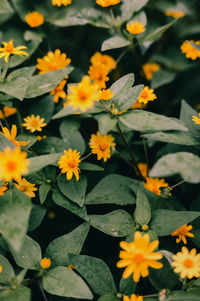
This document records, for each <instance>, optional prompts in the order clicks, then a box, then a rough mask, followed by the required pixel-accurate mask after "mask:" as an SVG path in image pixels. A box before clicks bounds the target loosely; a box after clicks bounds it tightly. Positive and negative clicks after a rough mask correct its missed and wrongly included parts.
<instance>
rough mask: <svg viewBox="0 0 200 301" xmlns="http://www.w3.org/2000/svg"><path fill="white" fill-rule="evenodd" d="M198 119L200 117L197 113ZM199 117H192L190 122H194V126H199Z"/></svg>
mask: <svg viewBox="0 0 200 301" xmlns="http://www.w3.org/2000/svg"><path fill="white" fill-rule="evenodd" d="M199 117H200V113H199ZM199 117H197V116H195V115H193V116H192V120H193V121H194V123H195V124H200V118H199Z"/></svg>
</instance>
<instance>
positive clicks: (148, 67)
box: [142, 63, 160, 80]
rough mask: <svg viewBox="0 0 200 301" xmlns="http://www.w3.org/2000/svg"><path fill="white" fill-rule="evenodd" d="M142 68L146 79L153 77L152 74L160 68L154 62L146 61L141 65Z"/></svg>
mask: <svg viewBox="0 0 200 301" xmlns="http://www.w3.org/2000/svg"><path fill="white" fill-rule="evenodd" d="M142 70H143V72H144V75H145V77H146V79H148V80H151V79H152V77H153V74H154V73H155V72H156V71H158V70H160V65H158V64H155V63H146V64H144V65H143V66H142Z"/></svg>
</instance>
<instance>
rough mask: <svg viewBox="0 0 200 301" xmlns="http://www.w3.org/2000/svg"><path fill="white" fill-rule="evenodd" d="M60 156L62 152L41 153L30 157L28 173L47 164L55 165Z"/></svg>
mask: <svg viewBox="0 0 200 301" xmlns="http://www.w3.org/2000/svg"><path fill="white" fill-rule="evenodd" d="M61 156H62V153H58V154H50V155H42V156H37V157H32V158H30V159H29V160H30V165H29V173H28V174H32V173H34V172H36V171H39V170H40V169H42V168H44V167H45V166H47V165H54V164H56V165H57V162H58V160H59V158H60V157H61Z"/></svg>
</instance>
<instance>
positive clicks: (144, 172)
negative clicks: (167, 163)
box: [138, 163, 148, 178]
mask: <svg viewBox="0 0 200 301" xmlns="http://www.w3.org/2000/svg"><path fill="white" fill-rule="evenodd" d="M138 168H139V170H140V172H141V174H142V176H143V177H144V178H146V177H147V173H148V166H147V164H146V163H139V164H138Z"/></svg>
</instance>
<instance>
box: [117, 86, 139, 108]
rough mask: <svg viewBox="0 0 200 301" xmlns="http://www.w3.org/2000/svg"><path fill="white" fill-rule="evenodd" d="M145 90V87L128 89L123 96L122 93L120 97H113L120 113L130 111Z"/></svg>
mask: <svg viewBox="0 0 200 301" xmlns="http://www.w3.org/2000/svg"><path fill="white" fill-rule="evenodd" d="M143 88H144V85H137V86H135V87H132V88H130V89H128V90H127V91H126V92H124V93H123V94H122V93H121V94H120V95H119V96H116V97H113V102H115V104H116V106H117V107H119V110H120V112H121V111H124V110H127V109H129V108H130V107H131V106H132V105H133V104H134V103H135V102H136V101H137V99H138V97H139V96H140V94H141V92H142V90H143Z"/></svg>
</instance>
